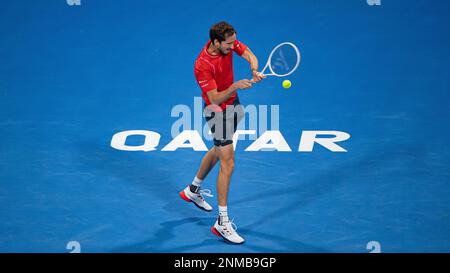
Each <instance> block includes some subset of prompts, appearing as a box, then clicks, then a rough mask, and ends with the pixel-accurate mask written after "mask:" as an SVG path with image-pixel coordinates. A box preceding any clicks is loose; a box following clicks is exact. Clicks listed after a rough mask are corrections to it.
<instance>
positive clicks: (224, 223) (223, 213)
mask: <svg viewBox="0 0 450 273" xmlns="http://www.w3.org/2000/svg"><path fill="white" fill-rule="evenodd" d="M238 103H239V101H238V100H237V101H236V105H238ZM227 111H228V112H227V114H226V116H225V118H224V120H225V124H224V128H225V132H224V133H225V134H224V135H225V138H224V140H223V141H222V143H221V145H220V146H219V147H216V152H217V155H218V157H219V160H220V170H219V176H218V177H217V195H218V197H217V198H218V203H219V217H218V218H217V221H216V223H215V224H214V226H213V227H212V229H211V230H212V232H213V233H214V234H216V235H217V236H221V237H222V238H224V239H225V240H226V241H228V242H231V243H234V244H242V243H243V242H244V239H243V238H242V237H241V236H239V234H238V233H237V232H236V230H235V228H234V227H233V226H234V224H233V223H232V222H231V221H230V219H229V217H228V191H229V187H230V180H231V176H232V174H233V170H234V147H233V135H234V133H235V132H236V128H237V124H238V123H239V121H240V120H241V119H242V117H243V111H242V107H240V108H236V109H234V108H231V109H230V108H227Z"/></svg>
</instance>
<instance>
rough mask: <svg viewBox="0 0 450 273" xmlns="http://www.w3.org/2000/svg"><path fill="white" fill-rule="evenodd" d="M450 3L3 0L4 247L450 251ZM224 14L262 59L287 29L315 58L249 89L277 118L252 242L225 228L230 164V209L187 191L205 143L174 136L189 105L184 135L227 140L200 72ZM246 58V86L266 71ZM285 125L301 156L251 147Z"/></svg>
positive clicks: (258, 105) (235, 199) (239, 200)
mask: <svg viewBox="0 0 450 273" xmlns="http://www.w3.org/2000/svg"><path fill="white" fill-rule="evenodd" d="M368 2H370V3H372V2H373V3H375V4H374V5H369V4H368ZM377 3H378V4H380V5H377ZM449 9H450V2H448V1H445V0H436V1H425V0H414V1H410V0H396V1H387V0H380V1H370V0H369V1H367V0H345V1H327V0H302V1H278V2H274V1H256V0H249V1H241V2H239V3H233V2H216V3H214V5H213V4H212V2H207V1H171V2H170V3H168V2H167V3H166V2H164V1H146V0H133V1H124V0H114V1H101V0H81V1H66V0H59V1H25V0H5V1H2V3H1V6H0V35H1V40H0V41H1V42H0V185H1V187H0V207H1V209H0V223H1V224H0V252H63V253H67V252H71V251H75V252H149V253H156V252H177V253H178V252H194V253H197V252H245V253H247V252H258V253H269V252H276V253H285V252H294V253H303V252H338V253H340V252H352V253H353V252H356V253H369V252H372V251H373V252H450V149H449V148H448V147H449V145H450V141H449V140H450V127H449V125H448V124H449V121H448V120H449V118H450V107H449V106H448V103H449V101H450V94H449V91H450V73H449V69H448V64H449V63H450V50H449V49H450V17H449V16H448V11H449ZM222 20H226V21H227V22H229V23H230V24H232V25H233V26H234V27H235V29H236V30H237V38H238V39H239V40H240V41H242V42H244V43H245V44H247V45H248V46H249V47H250V48H251V49H252V51H253V52H254V53H255V55H256V56H257V57H258V59H259V62H260V67H262V66H263V65H264V64H265V62H266V60H267V58H268V56H269V54H270V52H271V50H272V49H273V48H274V46H276V45H277V44H280V43H282V42H285V41H289V42H292V43H294V44H296V45H297V46H298V48H299V49H300V52H301V64H300V66H299V68H298V69H297V70H296V71H295V73H293V74H292V75H289V76H288V77H286V78H277V77H268V78H267V79H265V80H263V81H262V82H261V83H258V84H255V85H254V86H253V88H251V89H249V90H241V91H238V93H239V98H240V101H241V103H242V105H253V106H255V109H257V113H258V115H259V119H258V124H257V126H258V128H257V131H256V134H255V135H254V137H249V136H246V137H243V138H242V139H239V141H238V142H237V145H236V152H235V153H236V154H235V158H236V159H235V160H236V164H235V170H234V173H233V176H232V179H231V184H230V192H229V200H228V209H229V213H230V216H231V218H234V222H235V224H236V225H237V227H238V232H239V233H240V234H241V235H242V236H244V237H245V239H246V242H245V243H244V244H243V245H230V244H227V243H224V242H223V240H221V239H219V238H218V237H216V236H214V234H212V233H211V230H210V229H211V226H212V225H213V224H214V221H215V219H216V217H217V195H216V192H215V191H216V179H217V174H218V167H217V166H216V168H215V169H213V171H212V172H211V173H210V174H209V175H208V177H207V178H206V180H205V182H204V183H203V186H202V187H204V188H207V189H210V190H211V192H212V194H213V195H214V197H212V198H207V200H208V202H209V203H210V204H211V205H212V206H213V208H214V210H213V211H212V212H210V213H207V212H204V211H201V210H199V209H197V208H195V206H193V205H192V204H188V203H186V202H184V201H183V200H182V199H180V197H179V195H178V193H179V191H180V190H182V189H183V188H184V187H186V185H188V184H189V183H191V181H192V178H193V177H194V176H195V172H196V171H197V168H198V166H199V164H200V161H201V159H202V156H203V155H204V154H205V151H203V150H196V149H194V148H192V147H191V148H190V147H179V148H177V149H175V150H173V151H168V150H165V149H164V148H165V147H167V145H169V144H170V143H171V142H172V141H173V139H174V136H173V128H174V126H175V125H176V122H177V121H179V120H180V117H181V114H180V115H178V114H179V113H178V114H177V113H175V114H174V113H173V109H189V111H185V112H183V113H184V114H186V115H184V118H187V119H188V120H190V121H192V126H191V127H190V128H188V126H186V127H183V128H182V130H181V131H183V130H190V131H197V132H198V135H199V136H201V139H202V143H204V145H205V146H206V147H208V148H210V147H212V145H213V143H212V141H211V140H208V139H206V136H205V135H204V134H203V133H202V132H201V131H202V130H203V128H204V127H203V126H204V125H205V122H204V119H202V117H201V111H200V116H199V115H198V113H199V112H198V107H197V106H198V105H200V107H201V106H202V102H201V91H200V89H199V86H198V84H197V82H196V80H195V77H194V72H193V69H194V68H193V66H194V62H195V59H196V58H197V56H198V54H199V53H200V51H201V50H202V48H203V47H204V45H205V44H206V42H207V41H208V39H209V38H208V37H209V36H208V31H209V28H210V27H211V25H213V24H214V23H216V22H219V21H222ZM233 58H234V61H233V62H234V78H235V80H239V79H242V78H249V77H251V76H250V71H249V66H248V63H247V62H246V61H245V60H244V59H242V58H240V57H239V56H237V55H234V57H233ZM285 79H289V80H290V81H291V82H292V87H291V88H289V89H284V88H283V87H282V85H281V83H282V81H283V80H285ZM177 107H178V108H177ZM249 109H250V108H249ZM265 110H267V111H265ZM175 112H176V111H175ZM273 113H274V115H275V117H274V115H272V114H273ZM261 117H262V118H263V120H264V117H267V120H268V122H267V126H265V125H264V122H261V119H260V118H261ZM272 121H273V122H272ZM276 121H278V124H275V123H276ZM199 122H200V123H199ZM174 124H175V125H174ZM274 124H275V125H274ZM271 125H274V126H271ZM244 127H245V126H244ZM271 127H274V128H271ZM244 129H245V128H244ZM247 129H248V128H247ZM133 130H138V131H140V133H137V134H131V135H130V136H129V137H127V138H126V141H125V142H124V143H122V146H123V147H128V148H130V149H133V147H141V146H143V145H144V144H145V143H147V142H146V141H151V142H152V145H150V146H152V147H153V148H154V149H153V150H149V151H144V150H142V149H138V148H136V151H131V150H126V149H117V148H114V147H113V146H114V145H112V142H113V138H114V136H115V135H116V134H118V133H121V132H129V131H133ZM267 130H270V131H279V132H280V134H281V136H282V138H283V139H284V140H285V143H286V144H287V145H288V147H289V150H290V151H279V150H276V149H262V150H258V151H248V150H247V148H248V147H250V146H251V145H252V144H253V143H255V141H256V138H258V137H261V135H263V133H264V132H265V131H267ZM149 132H150V133H151V132H154V133H156V134H158V135H159V136H160V139H159V141H156V140H157V138H151V137H149V136H148V135H146V134H148V133H149ZM308 132H319V133H320V132H325V133H323V135H322V136H320V137H321V138H327V137H328V138H329V137H333V136H330V134H331V133H330V132H342V133H346V134H348V135H349V138H348V139H346V140H344V141H340V142H336V145H338V146H339V147H341V148H342V149H343V150H345V151H332V150H330V149H329V147H328V148H327V147H326V146H324V145H321V144H320V143H317V142H315V143H313V147H312V151H305V150H303V149H301V148H302V147H303V148H305V147H306V146H303V145H306V142H302V141H301V140H303V141H305V136H306V135H307V134H308ZM326 132H328V133H326ZM146 136H147V137H146ZM152 136H155V135H154V134H152ZM301 143H303V144H301ZM191 144H192V143H191ZM266 144H267V145H271V143H266ZM272 144H273V143H272ZM184 145H186V146H189V145H190V142H185V143H184ZM200 146H201V145H200ZM299 150H300V151H299Z"/></svg>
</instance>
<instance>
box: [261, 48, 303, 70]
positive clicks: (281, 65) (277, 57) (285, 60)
mask: <svg viewBox="0 0 450 273" xmlns="http://www.w3.org/2000/svg"><path fill="white" fill-rule="evenodd" d="M300 60H301V55H300V50H298V48H297V46H296V45H294V44H293V43H291V42H284V43H281V44H279V45H277V46H276V47H275V48H274V49H273V50H272V52H271V53H270V55H269V58H268V59H267V63H266V66H264V69H263V70H262V71H261V72H259V73H261V74H263V75H264V76H275V77H286V76H289V75H291V74H292V73H294V71H295V70H296V69H297V68H298V66H299V65H300Z"/></svg>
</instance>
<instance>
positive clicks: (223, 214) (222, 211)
mask: <svg viewBox="0 0 450 273" xmlns="http://www.w3.org/2000/svg"><path fill="white" fill-rule="evenodd" d="M228 221H229V220H228V207H227V206H219V225H220V224H222V223H223V222H228Z"/></svg>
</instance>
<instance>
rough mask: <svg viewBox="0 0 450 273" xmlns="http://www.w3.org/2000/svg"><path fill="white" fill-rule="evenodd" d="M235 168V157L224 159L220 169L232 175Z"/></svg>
mask: <svg viewBox="0 0 450 273" xmlns="http://www.w3.org/2000/svg"><path fill="white" fill-rule="evenodd" d="M233 170H234V159H233V158H230V159H228V160H222V161H221V162H220V171H221V172H222V173H224V174H225V175H231V174H232V173H233Z"/></svg>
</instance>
